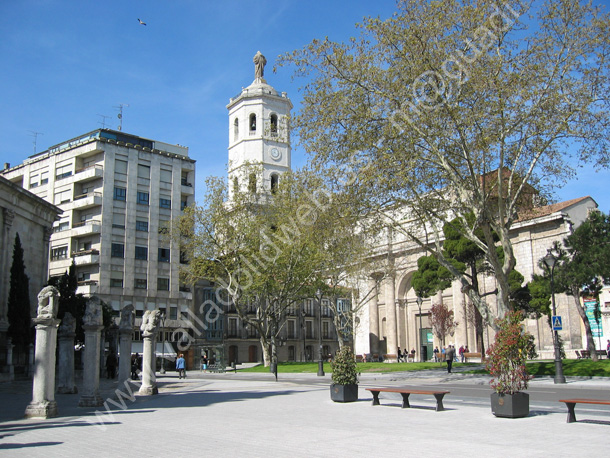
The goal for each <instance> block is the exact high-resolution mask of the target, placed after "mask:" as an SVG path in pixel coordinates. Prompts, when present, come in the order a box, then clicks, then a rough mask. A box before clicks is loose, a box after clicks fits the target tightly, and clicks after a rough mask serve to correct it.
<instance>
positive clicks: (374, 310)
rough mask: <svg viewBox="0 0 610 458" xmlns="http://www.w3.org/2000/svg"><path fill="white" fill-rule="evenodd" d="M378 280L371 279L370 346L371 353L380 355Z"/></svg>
mask: <svg viewBox="0 0 610 458" xmlns="http://www.w3.org/2000/svg"><path fill="white" fill-rule="evenodd" d="M377 283H378V282H377V279H376V278H375V277H371V278H370V279H369V291H370V294H371V298H370V299H369V346H370V350H371V353H373V354H377V355H378V354H379V305H378V303H377V296H378V294H379V289H378V287H377Z"/></svg>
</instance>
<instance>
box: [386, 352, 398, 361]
mask: <svg viewBox="0 0 610 458" xmlns="http://www.w3.org/2000/svg"><path fill="white" fill-rule="evenodd" d="M383 361H384V362H386V361H389V362H396V361H398V356H397V355H395V354H393V353H388V354H384V355H383Z"/></svg>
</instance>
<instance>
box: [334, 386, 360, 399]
mask: <svg viewBox="0 0 610 458" xmlns="http://www.w3.org/2000/svg"><path fill="white" fill-rule="evenodd" d="M330 398H331V399H332V400H333V401H335V402H354V401H357V400H358V385H355V384H354V385H331V386H330Z"/></svg>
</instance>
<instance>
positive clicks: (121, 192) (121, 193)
mask: <svg viewBox="0 0 610 458" xmlns="http://www.w3.org/2000/svg"><path fill="white" fill-rule="evenodd" d="M114 200H122V201H123V202H124V201H126V200H127V189H125V188H119V187H118V186H115V187H114Z"/></svg>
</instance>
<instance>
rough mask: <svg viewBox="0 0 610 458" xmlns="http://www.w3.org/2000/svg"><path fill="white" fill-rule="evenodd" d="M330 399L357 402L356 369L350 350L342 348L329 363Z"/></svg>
mask: <svg viewBox="0 0 610 458" xmlns="http://www.w3.org/2000/svg"><path fill="white" fill-rule="evenodd" d="M330 367H331V369H332V375H331V379H332V384H331V385H330V398H331V399H332V400H333V401H335V402H353V401H357V400H358V375H359V374H358V368H357V366H356V358H355V357H354V353H353V352H352V349H351V348H350V347H348V346H344V347H343V348H341V350H339V352H338V353H337V355H336V356H335V358H333V360H332V361H331V363H330Z"/></svg>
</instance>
